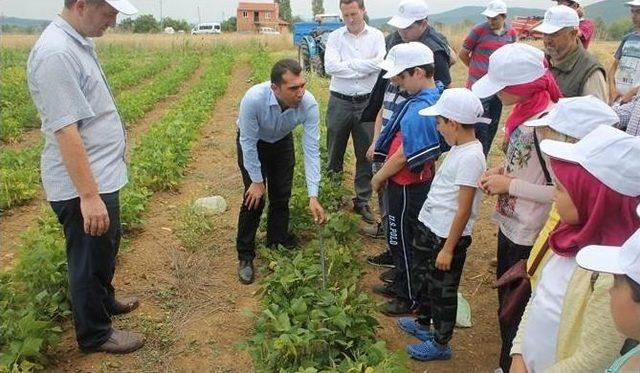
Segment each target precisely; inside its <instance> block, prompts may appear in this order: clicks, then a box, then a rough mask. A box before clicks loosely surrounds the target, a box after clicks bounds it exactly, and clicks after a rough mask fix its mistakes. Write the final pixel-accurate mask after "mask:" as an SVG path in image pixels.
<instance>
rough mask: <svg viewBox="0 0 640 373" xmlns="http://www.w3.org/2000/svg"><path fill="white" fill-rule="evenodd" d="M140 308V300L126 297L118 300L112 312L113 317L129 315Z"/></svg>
mask: <svg viewBox="0 0 640 373" xmlns="http://www.w3.org/2000/svg"><path fill="white" fill-rule="evenodd" d="M139 306H140V298H138V297H126V298H122V299H116V304H115V307H116V308H115V309H113V310H111V314H112V315H123V314H125V313H129V312H131V311H133V310H135V309H136V308H138V307H139Z"/></svg>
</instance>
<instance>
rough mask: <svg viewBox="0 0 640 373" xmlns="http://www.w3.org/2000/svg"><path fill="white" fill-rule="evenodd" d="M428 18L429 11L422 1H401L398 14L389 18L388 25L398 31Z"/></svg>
mask: <svg viewBox="0 0 640 373" xmlns="http://www.w3.org/2000/svg"><path fill="white" fill-rule="evenodd" d="M428 16H429V9H428V8H427V3H425V2H424V0H403V1H401V2H400V6H399V7H398V13H396V15H394V16H393V17H391V19H390V20H389V21H388V22H387V24H388V25H390V26H393V27H397V28H399V29H403V28H407V27H409V26H411V24H412V23H413V22H416V21H421V20H423V19H425V18H427V17H428Z"/></svg>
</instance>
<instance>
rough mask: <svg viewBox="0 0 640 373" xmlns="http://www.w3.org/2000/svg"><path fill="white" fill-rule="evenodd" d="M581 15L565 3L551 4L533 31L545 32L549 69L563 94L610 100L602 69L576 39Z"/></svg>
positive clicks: (545, 47) (565, 95)
mask: <svg viewBox="0 0 640 373" xmlns="http://www.w3.org/2000/svg"><path fill="white" fill-rule="evenodd" d="M579 24H580V18H579V17H578V14H577V13H576V11H575V10H573V9H571V8H569V7H568V6H565V5H558V6H553V7H551V8H549V10H547V12H546V13H545V15H544V21H543V22H542V23H541V24H540V25H539V26H538V27H536V28H535V29H534V30H535V31H539V32H541V33H543V34H544V50H545V53H546V55H547V58H548V60H549V63H550V65H551V66H550V69H551V72H552V73H553V76H554V77H555V78H556V81H557V82H558V85H559V86H560V90H561V91H562V94H563V95H564V97H576V96H587V95H593V96H595V97H597V98H599V99H601V100H602V101H604V102H608V101H609V92H608V87H607V82H606V80H605V70H604V68H603V67H602V65H601V64H600V63H599V62H598V60H597V59H596V58H595V57H594V56H593V55H592V54H591V53H589V52H587V51H586V50H585V49H584V47H583V46H582V43H580V42H579V41H578V26H579Z"/></svg>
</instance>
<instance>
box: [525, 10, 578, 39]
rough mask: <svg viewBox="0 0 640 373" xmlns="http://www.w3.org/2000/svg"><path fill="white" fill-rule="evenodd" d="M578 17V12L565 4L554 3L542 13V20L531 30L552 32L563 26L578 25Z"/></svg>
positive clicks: (545, 32)
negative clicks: (554, 4)
mask: <svg viewBox="0 0 640 373" xmlns="http://www.w3.org/2000/svg"><path fill="white" fill-rule="evenodd" d="M579 25H580V17H579V16H578V13H577V12H576V11H575V10H573V9H571V8H569V7H568V6H566V5H556V6H552V7H551V8H549V9H548V10H547V11H546V12H545V13H544V20H543V21H542V23H541V24H539V25H538V26H536V27H535V28H534V29H533V31H538V32H541V33H543V34H553V33H554V32H558V31H559V30H562V29H563V28H565V27H578V26H579Z"/></svg>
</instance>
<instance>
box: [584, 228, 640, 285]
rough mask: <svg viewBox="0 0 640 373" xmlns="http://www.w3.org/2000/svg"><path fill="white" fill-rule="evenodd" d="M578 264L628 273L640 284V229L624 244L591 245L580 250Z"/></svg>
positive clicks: (589, 268)
mask: <svg viewBox="0 0 640 373" xmlns="http://www.w3.org/2000/svg"><path fill="white" fill-rule="evenodd" d="M576 261H577V262H578V265H579V266H580V267H582V268H584V269H588V270H590V271H594V272H604V273H613V274H614V275H627V276H629V277H630V278H631V279H632V280H633V281H635V282H636V283H638V284H640V229H638V230H637V231H636V233H634V234H633V235H632V236H631V237H630V238H629V239H628V240H627V241H626V242H625V243H623V244H622V246H602V245H590V246H587V247H584V248H583V249H582V250H580V251H578V255H577V256H576Z"/></svg>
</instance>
